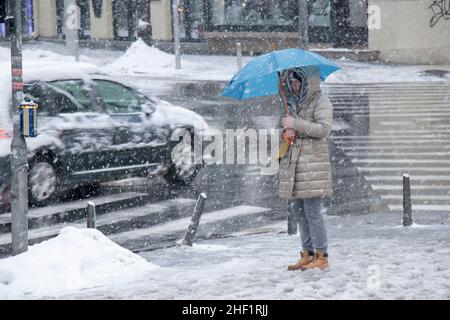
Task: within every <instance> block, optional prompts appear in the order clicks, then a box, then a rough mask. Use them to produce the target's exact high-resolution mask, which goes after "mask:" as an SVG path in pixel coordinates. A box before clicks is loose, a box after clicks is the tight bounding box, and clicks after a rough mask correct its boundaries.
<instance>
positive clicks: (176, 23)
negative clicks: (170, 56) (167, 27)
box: [172, 0, 181, 69]
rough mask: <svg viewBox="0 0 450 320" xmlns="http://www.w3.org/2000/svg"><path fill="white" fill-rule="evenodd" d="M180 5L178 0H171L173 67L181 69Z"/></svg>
mask: <svg viewBox="0 0 450 320" xmlns="http://www.w3.org/2000/svg"><path fill="white" fill-rule="evenodd" d="M179 6H180V1H179V0H172V16H173V46H174V52H175V69H181V54H180V51H181V50H180V12H179V11H178V7H179Z"/></svg>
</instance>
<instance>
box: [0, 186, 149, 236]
mask: <svg viewBox="0 0 450 320" xmlns="http://www.w3.org/2000/svg"><path fill="white" fill-rule="evenodd" d="M87 201H93V202H94V203H95V204H96V214H97V215H102V214H105V213H108V212H110V211H113V210H121V209H125V208H132V207H137V206H142V205H144V204H145V203H146V202H148V195H147V194H145V193H137V192H124V193H120V194H112V195H107V196H101V197H95V198H89V199H84V200H78V201H72V202H67V203H60V204H55V205H53V206H50V207H44V208H33V209H30V210H29V211H28V228H29V229H30V230H31V229H35V228H39V227H42V226H48V225H52V224H57V223H68V222H74V221H77V220H80V219H85V218H86V213H87ZM7 232H11V213H5V214H2V215H0V234H1V233H7Z"/></svg>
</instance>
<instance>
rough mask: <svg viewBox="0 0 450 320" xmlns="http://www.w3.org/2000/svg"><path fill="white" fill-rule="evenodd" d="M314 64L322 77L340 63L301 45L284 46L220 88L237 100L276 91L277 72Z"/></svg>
mask: <svg viewBox="0 0 450 320" xmlns="http://www.w3.org/2000/svg"><path fill="white" fill-rule="evenodd" d="M310 66H316V67H319V69H320V78H321V79H322V80H325V79H326V78H327V77H328V76H329V75H330V74H331V73H333V72H335V71H336V70H339V69H340V67H338V66H337V65H335V64H333V62H331V61H330V60H328V59H326V58H324V57H322V56H321V55H318V54H316V53H313V52H310V51H305V50H301V49H285V50H278V51H274V52H270V53H267V54H264V55H261V56H259V57H257V58H255V59H253V60H252V61H250V62H249V63H248V64H247V65H246V66H245V67H244V68H242V69H241V70H240V71H239V72H238V73H236V74H235V75H234V76H233V78H232V79H231V80H230V82H229V83H228V85H227V86H226V87H225V89H224V91H223V92H222V94H221V95H222V96H225V97H230V98H234V99H237V100H243V99H250V98H255V97H262V96H269V95H273V94H278V83H279V78H278V75H279V72H281V71H283V70H286V69H292V68H302V67H310Z"/></svg>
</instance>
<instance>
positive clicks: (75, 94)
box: [49, 80, 93, 112]
mask: <svg viewBox="0 0 450 320" xmlns="http://www.w3.org/2000/svg"><path fill="white" fill-rule="evenodd" d="M49 86H50V87H51V88H52V89H54V90H55V91H56V93H57V94H56V96H57V98H56V100H57V101H56V102H57V105H58V106H59V108H60V109H61V112H92V111H93V110H92V107H91V100H90V98H89V94H88V91H87V88H86V86H85V85H84V84H83V82H82V81H81V80H65V81H55V82H51V83H50V84H49ZM74 108H75V110H74Z"/></svg>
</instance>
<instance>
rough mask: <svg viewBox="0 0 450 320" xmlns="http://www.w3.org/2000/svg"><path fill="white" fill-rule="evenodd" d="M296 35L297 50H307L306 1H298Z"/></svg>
mask: <svg viewBox="0 0 450 320" xmlns="http://www.w3.org/2000/svg"><path fill="white" fill-rule="evenodd" d="M298 33H299V48H300V49H304V50H306V49H308V45H309V35H308V2H307V0H298Z"/></svg>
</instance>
